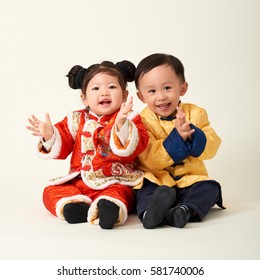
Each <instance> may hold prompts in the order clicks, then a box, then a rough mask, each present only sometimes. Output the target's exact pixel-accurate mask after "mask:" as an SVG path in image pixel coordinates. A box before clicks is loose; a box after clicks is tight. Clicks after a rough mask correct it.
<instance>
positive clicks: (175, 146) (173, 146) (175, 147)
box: [163, 128, 190, 162]
mask: <svg viewBox="0 0 260 280" xmlns="http://www.w3.org/2000/svg"><path fill="white" fill-rule="evenodd" d="M163 146H164V148H165V150H166V151H167V153H168V154H169V156H170V157H171V158H172V160H173V161H174V162H181V161H183V160H184V159H186V158H187V157H188V156H189V155H190V153H189V150H188V147H187V146H186V145H185V142H184V141H183V139H182V138H181V136H180V135H179V133H178V132H177V129H176V128H174V129H173V130H172V131H171V133H170V134H169V135H168V137H167V138H166V139H165V140H164V141H163Z"/></svg>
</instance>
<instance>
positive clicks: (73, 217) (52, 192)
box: [43, 180, 91, 223]
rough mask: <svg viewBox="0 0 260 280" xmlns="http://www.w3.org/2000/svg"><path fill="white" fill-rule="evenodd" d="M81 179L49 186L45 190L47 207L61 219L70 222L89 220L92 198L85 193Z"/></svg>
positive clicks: (44, 195) (44, 201)
mask: <svg viewBox="0 0 260 280" xmlns="http://www.w3.org/2000/svg"><path fill="white" fill-rule="evenodd" d="M81 184H84V183H83V182H82V181H81V180H72V181H71V182H69V183H65V184H62V185H57V186H48V187H46V188H45V189H44V192H43V203H44V205H45V207H46V208H47V209H48V210H49V211H50V212H51V213H52V214H53V215H55V216H58V217H59V218H60V219H65V220H66V221H67V222H69V223H79V222H87V219H86V216H87V212H88V208H89V204H90V203H91V199H90V198H89V197H88V196H86V195H83V194H82V192H81V190H80V188H81Z"/></svg>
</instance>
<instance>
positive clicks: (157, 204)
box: [142, 186, 176, 229]
mask: <svg viewBox="0 0 260 280" xmlns="http://www.w3.org/2000/svg"><path fill="white" fill-rule="evenodd" d="M175 200H176V191H175V189H174V188H170V187H167V186H159V187H158V188H157V189H156V190H155V191H154V193H153V195H152V197H151V200H150V202H149V204H148V206H147V210H146V212H145V214H144V217H143V220H142V223H143V226H144V228H146V229H152V228H155V227H156V226H159V225H160V224H162V223H163V221H164V220H165V215H166V212H167V210H168V209H169V208H170V207H171V206H172V205H173V203H174V202H175Z"/></svg>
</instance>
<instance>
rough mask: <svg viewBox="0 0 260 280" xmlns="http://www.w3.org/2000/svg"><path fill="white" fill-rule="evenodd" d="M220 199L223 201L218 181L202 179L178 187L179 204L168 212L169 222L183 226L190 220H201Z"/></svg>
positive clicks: (177, 201)
mask: <svg viewBox="0 0 260 280" xmlns="http://www.w3.org/2000/svg"><path fill="white" fill-rule="evenodd" d="M219 201H222V197H221V190H220V185H219V183H217V182H216V181H201V182H197V183H195V184H193V185H192V186H190V187H188V188H184V189H178V190H177V200H176V204H177V206H176V207H175V208H172V209H170V210H169V211H168V212H167V223H168V224H169V225H171V226H174V227H179V228H181V227H184V226H185V225H186V223H187V222H188V221H201V220H202V219H203V218H204V217H205V216H206V215H207V214H208V212H209V210H210V209H211V208H212V207H213V206H214V205H215V204H216V203H217V204H218V203H219Z"/></svg>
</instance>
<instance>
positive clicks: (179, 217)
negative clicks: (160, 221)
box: [166, 205, 190, 228]
mask: <svg viewBox="0 0 260 280" xmlns="http://www.w3.org/2000/svg"><path fill="white" fill-rule="evenodd" d="M189 218H190V211H189V208H188V207H187V206H186V205H178V206H176V207H175V208H172V209H170V210H168V211H167V213H166V223H167V224H168V225H170V226H172V227H177V228H183V227H185V225H186V224H187V222H188V221H189Z"/></svg>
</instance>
